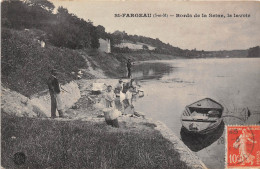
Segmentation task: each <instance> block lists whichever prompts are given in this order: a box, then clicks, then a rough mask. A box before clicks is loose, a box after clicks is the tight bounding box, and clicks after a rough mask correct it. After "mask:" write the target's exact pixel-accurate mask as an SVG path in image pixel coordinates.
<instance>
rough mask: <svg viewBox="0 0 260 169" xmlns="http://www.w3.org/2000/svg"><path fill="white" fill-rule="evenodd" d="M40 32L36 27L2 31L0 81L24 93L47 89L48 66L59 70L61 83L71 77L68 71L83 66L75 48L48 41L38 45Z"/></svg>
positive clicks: (84, 66)
mask: <svg viewBox="0 0 260 169" xmlns="http://www.w3.org/2000/svg"><path fill="white" fill-rule="evenodd" d="M42 34H44V32H42V31H39V30H29V31H25V30H22V31H17V30H10V29H3V30H2V46H1V47H2V62H1V64H2V65H1V66H2V70H1V71H2V77H1V78H2V79H1V80H2V83H3V84H4V85H5V86H6V87H9V88H10V89H12V90H15V91H17V92H19V93H21V94H23V95H25V96H30V95H32V94H35V93H36V92H39V91H42V90H44V89H47V84H46V79H48V77H49V72H50V70H51V69H52V68H57V69H58V70H59V71H60V72H61V74H60V75H59V79H60V81H61V82H63V83H66V82H69V81H71V80H73V79H75V77H73V76H72V75H71V72H72V71H74V72H77V71H78V69H79V68H87V65H86V63H85V60H84V59H83V58H82V57H81V56H80V54H79V53H78V52H77V51H74V50H70V49H66V48H57V47H54V46H52V45H51V44H49V43H48V42H47V43H46V47H45V48H41V47H40V44H39V43H38V42H37V37H39V36H41V35H42Z"/></svg>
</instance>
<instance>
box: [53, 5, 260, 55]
mask: <svg viewBox="0 0 260 169" xmlns="http://www.w3.org/2000/svg"><path fill="white" fill-rule="evenodd" d="M51 1H52V2H53V4H54V5H55V6H56V7H58V6H63V7H65V8H67V9H68V10H69V12H70V13H73V14H75V15H77V16H78V17H79V18H83V19H85V20H88V19H89V20H91V21H92V22H93V24H94V25H95V26H97V25H102V26H104V27H105V28H106V31H107V32H110V33H112V32H114V31H116V30H119V31H125V32H126V33H127V34H131V35H135V34H136V35H142V36H147V37H151V38H159V39H160V40H161V41H163V42H165V43H169V44H171V45H173V46H175V47H180V48H182V49H194V48H196V49H197V50H207V51H212V50H234V49H248V48H250V47H254V46H258V45H260V31H259V30H260V2H189V1H149V2H147V1H138V2H137V1H83V0H63V1H58V0H51ZM123 13H134V14H136V13H151V14H152V15H154V14H163V13H165V14H168V16H169V15H174V17H168V18H158V17H152V18H138V17H134V18H125V17H114V15H115V14H123ZM196 13H197V14H200V16H201V15H202V13H203V14H206V15H208V17H196V18H195V17H191V18H187V17H176V14H191V15H192V16H194V14H196ZM209 14H223V15H225V16H226V15H227V14H231V15H232V17H230V18H229V17H225V18H213V17H209ZM234 14H249V15H250V17H244V18H240V17H234V16H233V15H234Z"/></svg>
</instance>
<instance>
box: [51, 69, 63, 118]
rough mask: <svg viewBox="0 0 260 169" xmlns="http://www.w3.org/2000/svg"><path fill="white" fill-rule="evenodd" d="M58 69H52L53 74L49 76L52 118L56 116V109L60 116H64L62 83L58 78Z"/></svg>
mask: <svg viewBox="0 0 260 169" xmlns="http://www.w3.org/2000/svg"><path fill="white" fill-rule="evenodd" d="M56 76H57V70H56V69H52V70H51V76H50V77H49V79H48V81H47V84H48V87H49V92H50V96H51V118H56V109H57V110H58V113H59V117H64V115H63V111H62V102H61V98H60V97H61V96H60V84H59V82H58V79H57V77H56Z"/></svg>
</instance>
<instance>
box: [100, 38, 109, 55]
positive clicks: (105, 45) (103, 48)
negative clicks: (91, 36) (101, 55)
mask: <svg viewBox="0 0 260 169" xmlns="http://www.w3.org/2000/svg"><path fill="white" fill-rule="evenodd" d="M98 41H99V44H100V46H99V48H98V50H99V51H100V52H105V53H111V45H110V40H109V39H106V40H104V39H101V38H100V39H99V40H98Z"/></svg>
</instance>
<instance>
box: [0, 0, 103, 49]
mask: <svg viewBox="0 0 260 169" xmlns="http://www.w3.org/2000/svg"><path fill="white" fill-rule="evenodd" d="M53 9H54V5H53V4H52V3H51V2H49V1H47V0H27V1H24V2H22V1H17V0H10V1H3V2H2V25H3V27H6V28H12V29H20V30H22V29H32V28H36V29H40V30H43V31H44V32H45V35H46V36H44V38H43V37H41V38H43V40H45V41H49V42H50V43H52V44H54V45H55V46H58V47H67V48H71V49H79V48H98V47H99V42H98V38H99V37H98V36H97V31H96V27H95V26H93V24H92V22H91V21H88V22H87V21H85V20H83V19H80V18H78V17H77V16H76V15H74V14H71V13H69V12H68V10H67V9H66V8H63V7H59V8H58V11H57V14H53Z"/></svg>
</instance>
